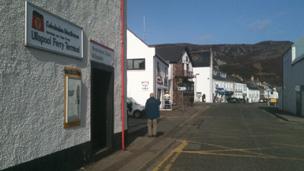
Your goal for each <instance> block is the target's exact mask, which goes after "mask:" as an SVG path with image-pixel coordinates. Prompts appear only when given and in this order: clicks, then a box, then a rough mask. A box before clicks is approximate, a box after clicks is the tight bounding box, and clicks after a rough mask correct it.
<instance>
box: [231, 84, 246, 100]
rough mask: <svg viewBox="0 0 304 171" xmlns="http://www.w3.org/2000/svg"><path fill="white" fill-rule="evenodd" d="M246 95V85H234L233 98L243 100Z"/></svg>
mask: <svg viewBox="0 0 304 171" xmlns="http://www.w3.org/2000/svg"><path fill="white" fill-rule="evenodd" d="M246 94H247V85H246V84H245V83H239V82H235V83H234V88H233V96H232V97H235V98H238V99H243V98H244V97H245V96H246Z"/></svg>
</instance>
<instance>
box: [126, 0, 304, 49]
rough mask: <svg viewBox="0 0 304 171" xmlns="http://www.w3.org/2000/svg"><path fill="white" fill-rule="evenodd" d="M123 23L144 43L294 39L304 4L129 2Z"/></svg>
mask: <svg viewBox="0 0 304 171" xmlns="http://www.w3.org/2000/svg"><path fill="white" fill-rule="evenodd" d="M127 24H128V28H129V29H130V30H131V31H132V32H134V33H135V34H136V35H137V36H139V37H140V38H141V39H143V40H144V41H145V42H146V43H147V44H149V45H151V44H162V43H195V44H223V43H238V44H239V43H257V42H260V41H265V40H289V41H296V40H298V39H299V38H301V37H303V36H304V0H128V1H127Z"/></svg>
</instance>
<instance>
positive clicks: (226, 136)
mask: <svg viewBox="0 0 304 171" xmlns="http://www.w3.org/2000/svg"><path fill="white" fill-rule="evenodd" d="M303 135H304V124H303V123H299V122H288V121H284V120H281V119H279V118H277V117H275V116H274V115H272V114H271V113H268V112H266V111H265V110H264V107H263V106H261V105H252V104H213V105H210V107H209V108H208V110H207V111H204V112H200V113H198V114H197V115H196V116H194V117H193V118H192V119H191V120H190V121H189V122H187V123H185V124H184V125H183V126H182V128H181V129H180V130H177V131H176V133H175V134H174V135H173V136H174V138H176V140H177V142H178V145H176V146H175V147H173V148H172V149H170V150H168V152H166V153H165V154H164V155H163V156H162V157H160V158H159V159H158V160H156V161H155V163H154V164H153V165H152V166H151V167H150V169H151V170H155V171H157V170H191V171H193V170H208V171H209V170H219V171H222V170H240V171H244V170H246V171H250V170H259V171H263V170H265V171H269V170H275V171H277V170H288V171H290V170H292V171H295V170H304V136H303Z"/></svg>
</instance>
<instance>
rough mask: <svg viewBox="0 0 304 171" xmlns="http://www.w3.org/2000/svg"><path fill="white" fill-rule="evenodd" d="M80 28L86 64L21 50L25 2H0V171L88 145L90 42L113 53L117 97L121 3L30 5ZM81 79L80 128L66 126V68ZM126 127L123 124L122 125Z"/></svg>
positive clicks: (117, 121) (92, 0)
mask: <svg viewBox="0 0 304 171" xmlns="http://www.w3.org/2000/svg"><path fill="white" fill-rule="evenodd" d="M30 2H32V3H33V4H35V5H37V6H39V7H42V8H43V9H46V10H47V11H49V12H51V13H53V14H56V15H58V16H60V17H62V18H64V19H66V20H68V21H71V22H73V23H75V24H77V25H78V26H80V27H83V30H84V59H82V60H78V59H74V58H70V57H67V56H64V55H58V54H54V53H51V52H47V51H41V50H37V49H34V48H29V47H25V46H24V23H25V21H24V20H25V17H24V14H25V5H24V1H22V0H19V1H1V2H0V6H1V9H0V13H1V17H0V32H1V33H2V36H1V37H0V46H1V50H0V56H1V58H0V84H1V85H0V94H1V96H0V104H1V105H0V118H1V120H0V127H1V128H0V129H1V131H0V139H1V141H0V146H1V148H0V170H1V169H4V168H7V167H10V166H14V165H17V164H20V163H23V162H27V161H30V160H32V159H36V158H39V157H42V156H45V155H48V154H51V153H54V152H57V151H61V150H64V149H67V148H69V147H73V146H76V145H78V144H82V143H85V142H88V141H90V62H89V59H88V53H89V52H88V41H89V39H94V40H96V41H98V42H100V43H103V44H104V45H106V46H108V47H110V48H112V49H114V66H115V73H114V74H115V76H114V78H115V81H114V82H115V87H114V91H115V97H114V99H120V97H121V94H120V92H121V71H120V34H119V33H120V9H119V8H120V2H119V1H108V0H88V1H82V0H73V1H72V0H52V1H51V0H44V1H39V0H32V1H30ZM65 66H76V67H79V68H80V69H81V73H82V97H83V99H82V104H81V111H82V112H81V125H80V126H77V127H73V128H70V129H65V128H64V127H63V123H64V117H63V116H64V67H65ZM120 106H121V104H120V100H115V102H114V133H119V132H121V112H120V111H121V108H120ZM125 125H127V124H125Z"/></svg>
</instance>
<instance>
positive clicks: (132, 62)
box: [128, 59, 145, 70]
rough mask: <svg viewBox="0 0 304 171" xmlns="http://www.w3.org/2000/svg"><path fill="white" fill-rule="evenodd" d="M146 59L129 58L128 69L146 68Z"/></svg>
mask: <svg viewBox="0 0 304 171" xmlns="http://www.w3.org/2000/svg"><path fill="white" fill-rule="evenodd" d="M144 69H145V59H128V70H144Z"/></svg>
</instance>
